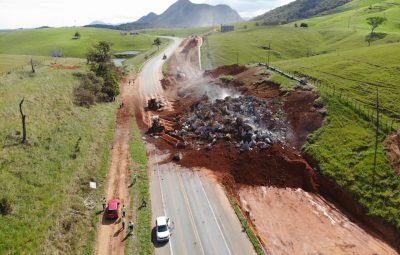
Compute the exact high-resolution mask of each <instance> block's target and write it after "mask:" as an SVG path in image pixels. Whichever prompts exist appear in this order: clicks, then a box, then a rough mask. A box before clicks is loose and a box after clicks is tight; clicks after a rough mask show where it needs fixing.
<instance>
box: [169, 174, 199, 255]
mask: <svg viewBox="0 0 400 255" xmlns="http://www.w3.org/2000/svg"><path fill="white" fill-rule="evenodd" d="M174 169H175V173H176V175H177V177H178V181H179V186H180V190H181V191H182V196H183V199H184V200H185V205H186V209H187V211H188V213H189V218H190V224H191V225H192V227H193V232H194V234H195V236H196V238H197V239H198V242H199V245H200V248H201V251H202V253H203V254H205V252H204V248H203V244H202V243H201V239H200V235H199V231H198V230H197V226H196V222H195V220H194V216H193V212H192V209H191V207H190V202H189V198H188V194H187V191H186V189H185V185H184V184H183V179H182V173H181V172H179V171H178V170H176V168H174Z"/></svg>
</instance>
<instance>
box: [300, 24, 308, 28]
mask: <svg viewBox="0 0 400 255" xmlns="http://www.w3.org/2000/svg"><path fill="white" fill-rule="evenodd" d="M300 27H304V28H307V27H308V24H307V23H301V24H300Z"/></svg>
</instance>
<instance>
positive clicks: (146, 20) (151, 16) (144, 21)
mask: <svg viewBox="0 0 400 255" xmlns="http://www.w3.org/2000/svg"><path fill="white" fill-rule="evenodd" d="M157 17H158V15H157V14H155V13H154V12H150V13H149V14H147V15H146V16H143V17H141V18H140V19H138V20H137V21H136V23H141V24H150V23H152V22H153V21H155V20H156V19H157Z"/></svg>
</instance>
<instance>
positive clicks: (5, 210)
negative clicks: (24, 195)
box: [0, 197, 12, 216]
mask: <svg viewBox="0 0 400 255" xmlns="http://www.w3.org/2000/svg"><path fill="white" fill-rule="evenodd" d="M11 212H12V207H11V203H10V201H9V200H8V199H7V198H5V197H3V198H2V199H0V214H1V215H3V216H4V215H7V214H10V213H11Z"/></svg>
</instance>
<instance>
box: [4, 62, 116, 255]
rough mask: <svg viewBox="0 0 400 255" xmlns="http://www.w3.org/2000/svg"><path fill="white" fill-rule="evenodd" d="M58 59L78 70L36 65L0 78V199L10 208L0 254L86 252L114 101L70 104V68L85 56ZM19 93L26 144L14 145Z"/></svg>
mask: <svg viewBox="0 0 400 255" xmlns="http://www.w3.org/2000/svg"><path fill="white" fill-rule="evenodd" d="M58 61H62V62H61V63H62V64H65V65H79V66H81V69H80V70H75V71H72V70H64V69H54V68H53V67H51V66H48V65H41V66H40V67H38V68H37V70H36V74H31V73H30V71H29V67H27V68H26V69H25V70H22V71H17V72H13V73H11V74H8V75H7V76H4V77H2V78H0V98H1V100H0V200H3V199H4V201H7V203H8V204H9V206H10V207H11V211H10V212H8V213H7V214H5V215H2V216H0V225H1V231H0V240H1V243H0V254H59V253H62V254H84V253H85V252H86V253H87V254H90V253H92V245H93V241H94V237H95V226H96V224H97V216H96V211H97V210H99V209H100V205H99V203H98V201H100V195H101V194H102V193H101V191H102V187H103V184H104V182H103V180H104V179H105V176H106V173H107V169H108V160H109V147H110V145H111V141H112V134H113V127H114V122H115V108H116V105H115V104H101V105H95V106H93V107H91V108H83V107H77V106H76V105H75V104H74V103H73V100H74V99H73V97H72V91H73V88H74V87H75V86H77V85H78V84H79V79H78V78H77V77H75V75H74V73H75V72H82V71H84V70H85V67H84V64H85V61H82V60H76V59H63V60H58ZM22 98H25V102H24V104H23V107H24V110H25V113H26V115H27V118H26V120H27V134H28V141H29V144H28V145H22V144H21V143H20V131H21V117H20V113H19V109H18V104H19V102H20V100H21V99H22ZM89 181H96V182H97V185H98V190H91V189H90V188H89ZM91 202H92V203H93V204H91ZM85 203H86V204H87V205H92V206H94V208H91V207H90V208H91V210H89V209H88V208H87V207H85Z"/></svg>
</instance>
